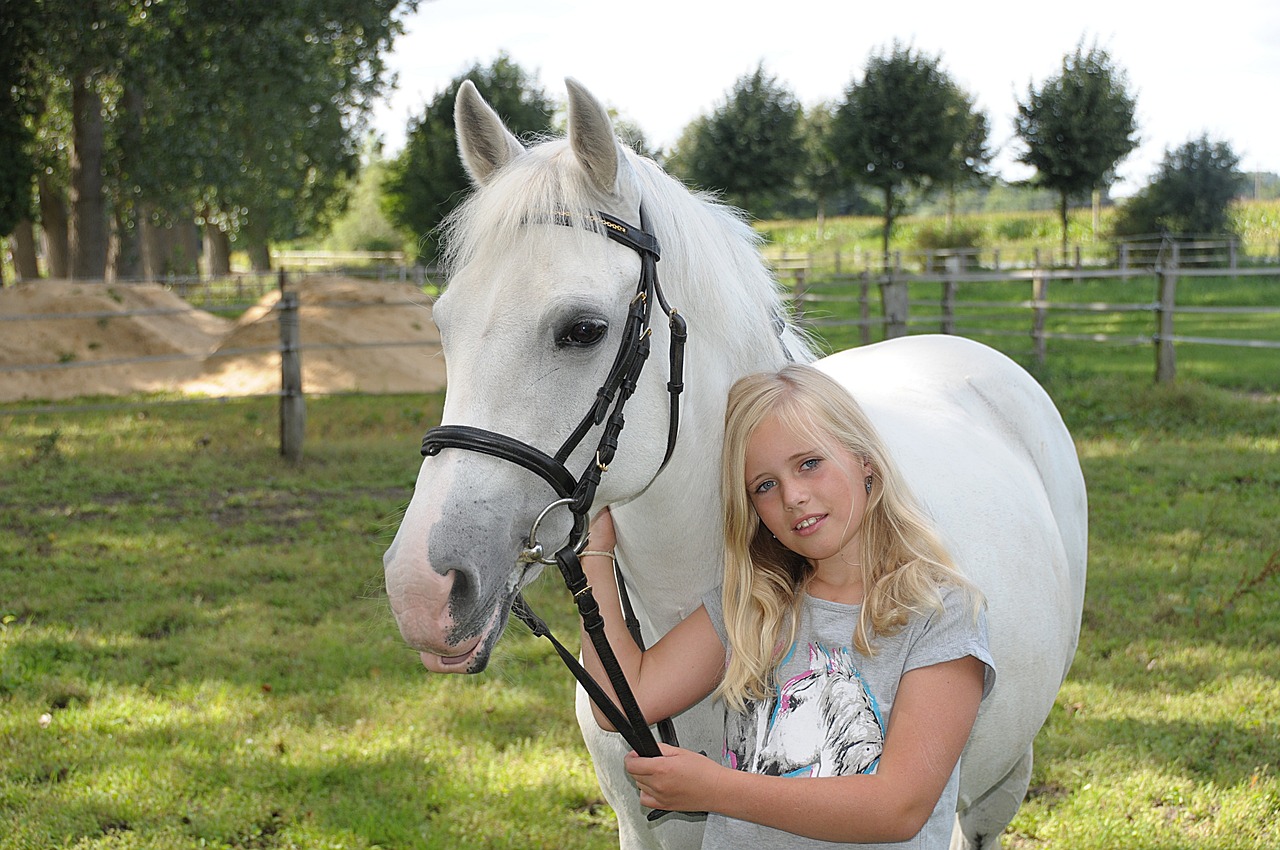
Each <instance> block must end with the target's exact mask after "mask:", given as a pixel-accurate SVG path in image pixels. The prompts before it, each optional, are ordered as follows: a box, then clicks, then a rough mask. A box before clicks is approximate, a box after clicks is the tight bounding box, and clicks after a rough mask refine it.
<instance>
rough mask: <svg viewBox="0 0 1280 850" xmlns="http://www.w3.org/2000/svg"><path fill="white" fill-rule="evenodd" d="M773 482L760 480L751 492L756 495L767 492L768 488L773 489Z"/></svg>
mask: <svg viewBox="0 0 1280 850" xmlns="http://www.w3.org/2000/svg"><path fill="white" fill-rule="evenodd" d="M773 484H774V482H772V481H761V482H760V483H759V484H757V485H756V488H755V489H754V490H752V491H751V492H753V493H755V494H756V495H760V494H762V493H768V492H769V491H770V490H772V489H773Z"/></svg>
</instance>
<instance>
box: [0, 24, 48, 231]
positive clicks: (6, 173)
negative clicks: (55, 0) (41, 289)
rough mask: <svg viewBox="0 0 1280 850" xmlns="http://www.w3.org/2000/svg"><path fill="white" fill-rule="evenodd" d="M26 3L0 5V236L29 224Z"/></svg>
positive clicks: (31, 40) (29, 29) (31, 158)
mask: <svg viewBox="0 0 1280 850" xmlns="http://www.w3.org/2000/svg"><path fill="white" fill-rule="evenodd" d="M34 12H35V10H34V8H33V6H32V5H31V4H30V2H23V0H0V80H4V84H3V86H0V235H5V234H8V233H10V232H12V231H13V229H14V227H15V226H16V225H17V224H18V222H20V221H22V220H24V219H29V218H32V217H33V216H32V187H33V184H34V182H35V174H36V161H35V152H34V150H33V144H34V141H35V136H34V133H33V131H32V127H31V118H32V115H31V113H32V109H33V104H32V102H31V97H30V88H31V86H32V85H33V83H34V80H33V79H32V77H33V73H34V70H35V69H34V59H35V49H36V43H37V38H38V36H37V30H38V23H39V21H38V18H37V17H36V15H35V14H34Z"/></svg>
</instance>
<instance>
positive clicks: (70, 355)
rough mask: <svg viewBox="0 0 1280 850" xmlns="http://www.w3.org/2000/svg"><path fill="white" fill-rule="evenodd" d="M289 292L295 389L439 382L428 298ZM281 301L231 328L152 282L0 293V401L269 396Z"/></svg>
mask: <svg viewBox="0 0 1280 850" xmlns="http://www.w3.org/2000/svg"><path fill="white" fill-rule="evenodd" d="M291 288H292V289H293V290H294V291H296V292H297V293H298V301H299V305H300V306H299V333H300V336H301V357H302V385H303V390H304V392H311V393H328V392H349V391H362V392H374V393H390V392H427V391H431V390H437V389H440V388H442V387H443V386H444V359H443V357H442V355H441V354H440V337H439V335H438V333H437V332H436V329H435V325H434V324H433V323H432V321H431V305H430V301H429V299H428V298H427V296H425V295H423V294H422V292H421V291H419V290H418V289H417V288H416V287H414V286H412V285H410V284H401V283H379V282H370V281H360V280H353V279H348V278H334V277H313V278H305V279H303V280H300V281H296V282H294V283H292V284H291ZM279 299H280V293H278V292H272V293H269V294H267V295H266V296H264V297H263V298H262V299H261V300H260V301H259V302H258V303H257V304H255V305H254V306H253V307H251V308H250V309H249V310H247V311H246V312H245V313H244V315H242V316H241V317H240V319H239V320H237V321H231V320H228V319H224V318H221V317H219V316H216V315H214V314H212V313H208V312H205V311H203V310H197V309H195V308H193V307H191V306H190V305H189V304H187V303H186V302H185V301H183V300H182V299H181V298H179V297H178V296H177V295H175V294H173V293H172V292H169V291H168V290H166V289H164V288H163V287H162V286H158V285H155V284H102V283H89V282H80V281H36V282H32V283H25V284H21V285H19V286H16V287H12V288H9V289H3V290H0V401H24V400H35V399H46V400H58V399H67V398H76V397H80V396H92V395H125V394H129V393H136V392H160V391H170V392H180V393H187V394H203V395H210V396H236V395H256V394H261V393H273V392H278V391H279V389H280V353H279V347H280V326H279V316H278V314H277V312H276V311H275V309H274V308H275V305H276V303H277V302H278V301H279ZM120 361H130V362H120Z"/></svg>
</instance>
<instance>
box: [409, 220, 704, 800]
mask: <svg viewBox="0 0 1280 850" xmlns="http://www.w3.org/2000/svg"><path fill="white" fill-rule="evenodd" d="M542 220H546V221H550V222H552V223H555V224H560V225H565V226H570V227H584V228H587V229H589V230H595V231H597V232H603V233H604V234H605V235H606V236H608V237H609V238H610V239H612V240H613V241H614V242H617V243H619V244H621V245H626V246H627V247H628V248H631V249H632V250H634V251H635V252H636V253H637V254H639V255H640V280H639V283H638V284H637V286H636V294H635V297H634V298H632V300H631V305H630V307H629V309H628V311H627V318H626V323H625V325H624V326H623V331H622V340H621V342H620V344H619V346H618V352H617V354H616V356H615V357H614V360H613V365H612V367H610V369H609V374H608V376H607V377H606V378H605V381H604V383H603V384H602V385H601V387H600V389H599V390H597V391H596V400H595V402H594V403H593V404H592V406H591V409H590V410H588V411H587V414H586V415H585V416H584V417H583V418H582V420H581V421H580V422H579V423H578V426H577V427H576V428H575V429H574V430H573V433H572V434H570V435H569V437H568V439H566V440H565V441H564V443H563V445H561V446H560V448H559V449H558V450H557V451H556V453H555V455H554V456H551V455H547V454H546V453H544V452H543V451H541V450H540V449H538V448H536V447H534V446H531V445H529V444H528V443H525V442H521V441H520V440H517V439H515V438H513V437H509V436H507V435H505V434H499V433H497V432H495V431H487V430H484V429H483V428H474V427H471V426H469V425H441V426H439V427H436V428H432V429H431V430H429V431H427V433H426V436H425V437H423V440H422V454H423V456H424V457H427V456H432V455H436V454H438V453H439V452H440V451H441V450H442V449H446V448H457V449H465V450H467V451H475V452H480V453H482V454H487V455H491V456H493V457H497V458H501V459H503V460H506V461H510V462H511V463H514V464H516V465H517V466H520V467H523V468H524V469H527V470H529V471H530V472H533V473H535V474H537V475H538V476H540V477H541V478H542V479H543V480H544V481H546V482H547V483H548V484H549V485H551V487H552V489H554V490H555V492H556V494H557V495H558V496H559V499H558V500H557V501H555V502H552V503H551V504H550V505H548V506H547V508H546V509H545V510H544V511H543V512H542V513H541V514H540V515H539V516H538V518H537V520H535V521H534V523H533V526H532V528H531V529H530V531H529V537H528V539H527V540H526V542H525V547H526V548H525V550H524V552H523V553H521V555H520V557H519V560H518V563H524V564H532V563H543V564H549V565H550V564H554V565H555V566H557V567H559V569H560V573H561V575H562V576H563V578H564V582H565V585H566V587H568V589H569V592H570V593H572V594H573V598H574V601H575V602H576V603H577V606H578V612H579V614H580V615H581V616H582V624H583V628H584V630H585V631H586V632H587V634H588V636H589V637H590V638H591V642H592V645H593V646H594V647H595V649H596V653H597V655H598V656H599V657H600V660H601V662H602V663H603V665H604V668H605V671H606V673H607V674H608V676H609V681H610V683H611V684H612V685H613V690H614V693H615V694H617V696H618V702H619V704H620V705H615V704H614V703H613V701H612V700H610V699H609V697H608V695H607V694H606V693H605V691H604V690H603V689H602V688H601V687H600V685H599V684H597V683H596V682H595V680H593V679H592V678H591V676H590V674H588V673H587V671H586V670H584V669H583V668H582V665H581V664H579V663H578V660H577V659H576V658H575V657H574V656H573V654H572V653H571V652H569V651H568V650H567V649H566V648H565V647H564V646H563V645H562V644H561V643H560V642H559V641H558V640H556V638H555V636H554V635H552V634H551V631H550V629H548V628H547V625H546V623H545V622H544V621H543V620H542V619H541V618H539V617H538V616H537V615H536V614H535V613H534V612H533V611H532V610H531V609H530V608H529V605H528V603H527V602H525V600H524V597H523V596H521V595H520V594H517V595H516V597H515V600H514V601H513V602H512V605H511V611H512V613H513V614H515V615H516V616H517V617H518V618H519V619H520V620H521V621H522V622H524V623H525V624H526V625H527V626H529V628H530V629H532V630H533V632H534V634H535V635H538V636H540V637H546V638H548V639H549V640H550V641H551V642H552V644H553V645H554V646H555V647H556V650H557V652H558V653H559V654H560V657H561V659H562V660H564V662H565V665H566V666H567V667H568V668H569V670H570V672H572V673H573V675H574V677H575V678H576V679H577V680H578V682H579V683H580V684H581V685H582V686H583V688H584V689H585V690H586V692H587V694H588V696H589V697H590V698H591V700H592V702H594V703H595V704H596V706H597V707H599V709H600V711H601V712H602V713H603V714H604V715H605V716H606V717H607V718H608V719H609V722H610V723H612V724H613V726H614V728H615V729H617V730H618V731H619V732H620V733H622V735H623V737H624V738H625V739H626V741H627V743H628V744H630V745H631V746H632V748H634V749H635V751H636V753H638V754H639V755H642V756H646V757H653V756H658V755H660V754H661V753H660V751H659V749H658V745H657V742H656V741H655V740H654V737H653V733H652V732H651V731H650V730H649V725H648V724H647V723H646V722H645V719H644V715H643V713H642V712H641V710H640V708H639V705H638V704H637V702H636V698H635V695H634V694H633V693H632V691H631V687H630V685H628V683H627V680H626V677H625V676H624V675H623V673H622V669H621V667H620V666H619V665H618V661H617V657H616V656H615V655H614V653H613V649H612V647H610V645H609V642H608V640H607V638H606V637H605V633H604V620H603V619H602V618H601V616H600V609H599V606H598V605H597V604H596V601H595V597H594V596H593V594H592V592H591V586H590V585H589V584H587V580H586V576H585V575H584V574H583V572H582V565H581V563H579V560H578V556H579V555H580V554H581V553H582V551H583V550H584V549H585V547H586V544H587V535H586V530H587V524H588V519H589V517H588V513H589V511H590V509H591V504H592V502H593V501H594V500H595V494H596V489H597V488H598V487H599V485H600V478H601V476H602V475H603V474H604V473H605V471H606V470H608V468H609V464H610V463H611V462H612V460H613V457H614V454H615V453H616V451H617V448H618V437H619V435H620V434H621V432H622V428H623V424H624V421H623V408H624V407H625V405H626V403H627V401H628V399H630V398H631V395H632V393H634V392H635V389H636V386H637V382H638V381H639V378H640V372H641V370H642V369H643V368H644V364H645V361H646V360H647V359H648V356H649V340H650V333H651V330H650V326H649V323H650V317H651V314H652V312H653V304H654V302H655V301H657V303H658V305H659V306H660V308H661V309H662V311H663V313H665V314H666V316H667V318H668V322H669V327H670V338H671V341H670V352H669V356H670V369H671V371H670V379H669V381H668V382H667V392H668V395H669V396H670V413H669V422H668V430H667V451H666V455H665V456H664V457H663V459H662V464H661V466H659V468H658V473H661V472H662V470H663V469H665V468H666V465H667V463H668V462H669V461H670V460H671V455H672V453H673V452H674V451H675V445H676V436H677V434H678V432H679V430H680V393H681V392H682V391H683V390H684V383H683V376H684V345H685V341H686V339H687V338H688V329H687V326H686V323H685V319H684V317H683V316H682V315H680V313H679V312H678V311H676V310H675V309H673V308H672V307H671V306H670V305H669V304H668V303H667V300H666V298H665V296H664V295H663V293H662V287H661V285H660V284H659V282H658V268H657V264H658V259H659V247H658V240H657V239H656V238H655V237H654V235H653V234H652V233H651V232H650V231H649V227H648V224H649V223H648V220H647V218H646V216H645V211H644V207H643V205H642V206H641V207H640V226H639V227H634V226H632V225H629V224H627V223H626V222H624V221H622V220H621V219H618V218H615V217H614V216H611V215H609V214H608V213H604V212H593V213H587V214H574V213H568V212H556V213H552V214H551V215H549V216H547V217H546V218H545V219H542ZM601 424H604V430H603V432H602V434H601V436H600V442H599V444H598V445H597V446H596V451H595V456H594V457H593V458H592V460H591V462H590V463H588V465H587V468H586V469H585V470H584V471H583V473H582V475H581V476H579V477H577V478H575V477H574V475H573V474H572V473H571V472H570V471H569V469H568V467H567V466H566V465H565V464H566V463H567V462H568V459H569V456H570V455H572V454H573V452H574V450H575V449H577V448H578V446H579V445H580V444H581V443H582V441H583V439H584V438H585V437H586V436H587V434H588V433H590V431H591V430H592V429H593V428H595V427H598V426H600V425H601ZM655 477H656V475H655ZM561 506H564V507H567V508H568V510H569V511H570V513H571V514H572V516H573V527H572V530H571V531H570V532H569V536H568V539H567V540H566V541H565V543H564V545H563V546H562V547H561V548H560V549H559V550H558V551H556V552H555V555H554V557H552V558H547V557H546V556H545V554H544V549H543V546H542V544H541V543H540V542H539V541H538V539H537V530H538V525H539V524H540V523H541V521H542V520H543V518H544V517H546V515H547V514H548V513H549V512H550V511H551V510H553V509H554V508H557V507H561ZM619 588H620V589H622V591H623V607H624V612H625V615H626V619H627V626H628V629H629V630H630V631H631V635H632V637H633V638H635V640H636V641H637V643H640V645H641V647H642V648H643V643H642V642H641V639H640V634H639V623H638V621H637V620H636V618H635V616H634V613H633V612H632V611H631V606H630V603H629V601H628V600H627V599H626V592H625V585H624V584H623V583H622V582H621V577H620V576H619ZM659 726H660V729H661V730H662V734H663V738H664V740H668V742H669V743H674V732H671V731H668V729H669V722H667V721H664V723H663V724H659ZM663 727H668V728H663ZM654 814H655V813H651V815H650V817H651V818H652V817H653V816H654Z"/></svg>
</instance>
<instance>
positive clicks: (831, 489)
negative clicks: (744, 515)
mask: <svg viewBox="0 0 1280 850" xmlns="http://www.w3.org/2000/svg"><path fill="white" fill-rule="evenodd" d="M744 473H745V481H746V487H747V496H748V498H749V499H750V500H751V504H752V505H753V506H754V507H755V509H756V513H757V514H758V515H759V516H760V520H761V521H762V522H763V523H764V524H765V527H766V528H768V529H769V531H771V532H772V533H773V535H774V536H775V537H777V538H778V541H779V542H780V543H782V545H783V546H786V547H787V548H788V549H790V550H791V551H793V552H795V553H796V554H798V555H801V556H803V557H805V558H808V559H809V560H810V561H812V562H813V563H814V565H815V566H818V567H819V569H821V566H822V562H823V561H826V560H828V559H831V558H836V557H840V559H841V561H842V562H843V563H844V564H846V565H852V564H857V563H859V561H860V558H861V550H860V548H859V547H860V544H861V526H862V516H863V512H864V511H865V510H866V507H867V491H866V487H865V484H864V481H865V480H866V477H867V476H868V475H870V474H871V465H870V464H869V463H866V462H864V461H863V460H862V459H861V458H857V457H855V456H854V455H852V454H851V453H850V452H848V451H846V450H845V449H843V448H840V447H836V448H824V447H823V446H820V445H815V444H814V443H813V440H812V439H810V438H806V437H804V436H802V435H800V434H797V433H796V431H795V430H794V429H792V428H791V427H789V426H788V425H786V424H784V423H782V422H780V421H779V420H778V418H777V417H776V416H769V417H768V418H766V419H765V420H764V421H762V422H761V423H760V425H759V427H757V428H756V430H755V431H754V432H752V434H751V437H750V438H749V439H748V440H747V451H746V468H745V470H744Z"/></svg>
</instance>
